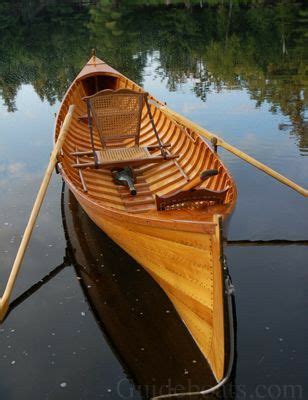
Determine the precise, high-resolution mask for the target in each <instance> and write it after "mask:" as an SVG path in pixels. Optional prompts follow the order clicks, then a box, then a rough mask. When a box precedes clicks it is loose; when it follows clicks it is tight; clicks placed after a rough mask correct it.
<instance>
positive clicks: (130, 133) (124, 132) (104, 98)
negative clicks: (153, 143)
mask: <svg viewBox="0 0 308 400" xmlns="http://www.w3.org/2000/svg"><path fill="white" fill-rule="evenodd" d="M143 99H144V93H139V92H135V91H133V90H129V89H119V90H110V89H107V90H102V91H100V92H98V93H96V94H94V95H93V96H89V97H87V98H86V99H85V100H86V101H87V104H88V108H89V109H90V111H91V116H92V118H93V120H94V122H95V125H96V128H97V130H98V133H99V135H100V139H101V142H102V145H103V146H104V145H105V143H106V141H108V140H114V139H125V138H135V143H136V144H137V145H138V144H139V133H140V123H141V112H142V107H143Z"/></svg>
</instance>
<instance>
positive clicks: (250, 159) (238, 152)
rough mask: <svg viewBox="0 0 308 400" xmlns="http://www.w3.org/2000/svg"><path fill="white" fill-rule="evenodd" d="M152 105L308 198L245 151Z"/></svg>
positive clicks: (182, 118) (298, 186) (287, 180)
mask: <svg viewBox="0 0 308 400" xmlns="http://www.w3.org/2000/svg"><path fill="white" fill-rule="evenodd" d="M151 103H154V104H155V106H156V107H157V108H159V109H160V110H161V111H162V112H163V113H164V114H165V115H167V116H168V117H169V118H171V119H173V120H174V121H175V122H178V123H179V124H181V125H184V126H186V127H188V128H190V129H192V130H193V131H195V132H197V133H199V134H200V135H202V136H204V137H205V138H206V139H208V140H210V141H211V142H212V143H213V145H214V146H215V147H216V146H221V147H223V148H224V149H226V150H228V151H230V153H233V154H235V155H236V156H237V157H239V158H241V159H242V160H245V161H246V162H248V163H249V164H251V165H253V166H254V167H256V168H258V169H260V170H261V171H263V172H265V173H266V174H268V175H270V176H272V177H273V178H275V179H277V180H278V181H279V182H281V183H283V184H284V185H287V186H289V187H290V188H292V189H293V190H295V191H296V192H298V193H300V194H301V195H303V196H305V197H308V189H305V188H303V187H301V186H300V185H298V184H297V183H295V182H293V181H291V180H290V179H288V178H286V177H285V176H283V175H281V174H279V173H278V172H276V171H274V170H273V169H272V168H270V167H268V166H267V165H265V164H263V163H261V162H260V161H258V160H256V159H255V158H253V157H251V156H249V155H248V154H246V153H244V152H243V151H241V150H239V149H237V148H236V147H234V146H232V145H231V144H229V143H227V142H225V141H224V140H223V139H221V138H220V137H218V136H216V135H214V134H213V133H211V132H209V131H207V130H206V129H204V128H202V127H201V126H199V125H198V124H195V123H194V122H192V121H190V120H189V119H187V118H185V117H183V116H182V115H180V114H178V113H177V112H175V111H173V110H171V109H169V108H168V107H167V106H164V105H160V104H159V103H157V102H154V101H153V100H152V101H151Z"/></svg>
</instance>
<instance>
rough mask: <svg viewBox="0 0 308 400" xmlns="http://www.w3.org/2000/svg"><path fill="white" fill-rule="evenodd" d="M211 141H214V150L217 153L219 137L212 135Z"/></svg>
mask: <svg viewBox="0 0 308 400" xmlns="http://www.w3.org/2000/svg"><path fill="white" fill-rule="evenodd" d="M211 143H212V146H213V150H214V152H215V153H217V148H218V145H217V138H216V137H215V136H213V137H212V139H211Z"/></svg>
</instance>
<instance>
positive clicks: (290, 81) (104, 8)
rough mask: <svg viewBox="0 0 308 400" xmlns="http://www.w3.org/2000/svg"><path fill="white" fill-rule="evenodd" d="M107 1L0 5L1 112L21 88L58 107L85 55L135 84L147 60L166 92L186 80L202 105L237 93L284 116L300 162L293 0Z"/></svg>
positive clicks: (303, 137)
mask: <svg viewBox="0 0 308 400" xmlns="http://www.w3.org/2000/svg"><path fill="white" fill-rule="evenodd" d="M109 3H110V2H105V1H98V2H94V3H90V4H85V3H84V2H80V3H78V2H77V3H71V4H70V3H67V4H65V5H64V4H63V3H61V5H58V4H57V3H56V2H55V3H53V4H52V5H50V4H48V2H46V3H45V2H40V5H38V4H37V2H35V1H34V2H31V3H28V5H27V7H24V6H22V7H19V8H18V7H16V8H14V9H12V8H11V7H10V2H8V1H3V2H1V5H0V11H1V13H0V15H1V17H0V26H1V28H0V29H1V37H2V41H1V44H0V92H1V96H2V98H3V101H4V103H5V105H6V106H7V109H8V110H9V111H15V110H16V105H15V97H16V94H17V92H18V90H19V88H20V86H21V85H22V84H23V83H31V84H32V85H33V87H34V88H35V90H36V92H37V94H38V95H39V96H40V98H41V99H47V100H48V101H49V102H50V103H51V104H53V103H54V102H55V101H56V100H60V99H61V98H62V96H63V94H64V92H65V90H66V88H67V87H68V85H69V83H70V82H71V81H72V79H73V78H74V77H75V76H76V73H77V72H78V70H79V69H80V68H81V66H82V65H83V63H84V61H85V58H86V55H87V54H89V50H90V48H91V47H96V48H97V51H98V53H99V54H100V55H101V56H102V57H103V58H105V59H106V61H108V63H109V64H110V65H113V66H114V67H115V68H117V69H119V70H120V71H121V72H123V73H124V74H126V75H127V76H128V77H130V78H131V79H133V80H134V81H136V82H138V83H139V84H140V83H142V80H143V73H144V69H145V67H146V64H147V60H148V57H149V55H152V57H154V58H155V61H156V62H157V64H158V66H157V69H156V73H157V75H158V76H161V77H162V78H166V84H167V86H168V89H169V90H177V89H178V88H179V86H181V84H183V83H185V82H187V81H188V80H189V81H192V82H193V83H192V90H193V92H194V93H195V95H196V96H198V97H200V98H201V99H202V100H203V101H206V98H207V95H208V93H209V92H211V91H220V90H222V88H228V89H231V90H232V89H246V90H247V91H248V93H249V95H250V97H251V99H252V100H253V101H254V102H255V105H256V106H257V107H260V106H261V105H262V104H269V106H270V111H271V112H272V113H277V112H278V111H279V112H281V113H282V114H283V115H285V116H286V117H288V120H287V121H286V122H285V123H283V124H281V126H280V128H281V129H282V130H286V131H288V132H289V134H290V135H294V136H296V137H297V138H298V146H299V148H300V150H301V154H302V155H306V154H307V141H308V139H307V115H306V114H307V85H306V76H307V63H306V51H305V40H304V39H305V22H306V21H307V12H306V11H305V10H304V8H303V6H301V4H300V2H296V3H295V2H294V1H292V0H288V1H278V2H276V3H275V5H271V6H267V7H266V6H264V4H262V2H258V4H254V2H253V3H251V5H250V6H247V5H246V6H245V8H241V7H240V5H239V4H241V2H236V4H234V5H233V7H230V4H232V2H226V3H224V2H218V1H217V2H215V1H211V2H207V1H203V2H199V1H198V2H195V1H191V2H178V1H177V2H171V1H168V2H161V1H151V2H147V1H139V2H128V1H116V2H114V1H113V2H111V3H112V4H109ZM162 3H164V4H162ZM171 3H177V6H172V4H171ZM184 3H185V5H186V7H184V6H183V4H184ZM208 3H211V4H214V7H209V6H208ZM227 3H228V4H227ZM243 3H244V2H243ZM148 4H150V5H148ZM167 4H169V5H168V6H167ZM170 4H171V5H170ZM181 4H182V5H181ZM200 6H202V7H200ZM38 32H39V34H38ZM8 43H11V45H10V46H8V45H7V44H8ZM124 43H125V46H124V45H123V44H124Z"/></svg>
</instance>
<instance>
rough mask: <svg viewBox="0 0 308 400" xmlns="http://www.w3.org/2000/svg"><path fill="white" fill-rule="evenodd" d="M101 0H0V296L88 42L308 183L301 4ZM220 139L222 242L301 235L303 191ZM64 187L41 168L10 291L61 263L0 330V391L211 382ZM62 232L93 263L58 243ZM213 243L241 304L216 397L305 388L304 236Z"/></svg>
mask: <svg viewBox="0 0 308 400" xmlns="http://www.w3.org/2000/svg"><path fill="white" fill-rule="evenodd" d="M105 3H106V2H105ZM105 3H104V2H101V3H99V4H98V5H96V4H83V3H81V2H80V3H78V4H75V5H69V4H68V5H65V6H63V5H62V6H61V7H59V6H57V5H45V3H41V4H42V7H39V6H37V5H36V3H35V2H32V3H29V4H28V5H24V6H23V7H22V8H19V7H18V6H16V7H15V8H14V10H10V8H9V6H8V4H9V3H8V2H4V1H3V2H2V3H1V5H0V7H1V8H0V10H1V14H0V15H1V17H0V19H1V24H0V26H1V38H2V40H1V44H0V93H1V96H2V103H3V104H2V105H1V107H0V129H1V135H0V151H1V161H0V189H1V196H0V210H1V212H0V238H1V240H0V265H1V270H0V289H1V292H2V289H3V288H4V285H5V281H6V279H7V276H8V273H9V271H10V268H11V265H12V262H13V260H14V256H15V254H16V251H17V248H18V245H19V242H20V238H21V235H22V233H23V230H24V227H25V224H26V221H27V218H28V215H29V212H30V210H31V207H32V203H33V200H34V198H35V195H36V192H37V190H38V187H39V184H40V181H41V178H42V176H43V171H44V168H45V166H46V163H47V159H48V156H49V153H50V151H51V148H52V130H53V124H54V113H56V112H57V110H58V108H59V101H60V100H61V98H62V96H63V94H64V93H65V90H66V88H67V86H68V84H69V83H70V82H71V80H72V79H73V78H74V76H75V75H76V74H77V72H78V71H79V69H80V68H81V67H82V65H83V64H84V63H85V62H86V61H87V58H89V53H90V49H91V48H92V47H96V49H97V54H98V56H99V57H101V58H103V59H105V60H106V61H107V62H108V63H109V64H111V65H112V66H114V67H115V68H117V69H119V70H120V71H121V72H123V73H124V74H126V75H127V76H128V77H130V78H131V79H133V80H135V81H137V82H138V83H140V84H142V85H143V86H144V87H145V88H146V89H147V90H148V91H149V92H151V93H152V94H154V95H155V96H156V97H158V98H159V99H160V100H163V101H167V103H168V105H169V106H170V107H171V108H173V109H175V110H176V111H178V112H180V113H182V114H184V115H186V116H188V117H189V118H190V119H192V120H194V121H196V122H197V123H199V124H200V125H202V126H205V127H206V128H207V129H209V130H211V131H213V132H216V133H218V134H219V135H221V136H222V137H223V138H224V139H225V140H226V141H228V142H230V143H232V144H234V145H235V146H237V147H239V148H240V149H242V150H243V151H246V152H248V153H249V154H250V155H252V156H254V157H255V158H257V159H259V160H260V161H263V162H264V163H266V164H268V165H270V166H271V167H273V168H274V169H277V170H278V171H279V172H281V173H282V174H284V175H286V176H288V177H289V178H291V179H294V180H295V181H296V182H298V183H299V184H300V185H302V186H304V187H307V182H308V159H307V154H308V131H307V86H306V85H307V62H306V61H307V59H306V58H307V57H306V55H307V54H306V52H305V49H306V48H305V40H304V39H305V22H306V21H307V12H306V11H305V10H304V9H303V7H301V6H300V5H299V4H297V3H294V2H291V1H284V2H277V4H276V5H274V6H271V7H269V6H267V7H265V6H264V5H263V6H262V5H260V6H254V7H246V8H239V7H238V6H237V5H236V4H233V7H232V9H231V13H230V9H229V5H227V4H225V6H221V5H218V6H217V5H215V6H213V7H210V8H208V7H207V5H206V4H207V2H205V1H204V2H201V3H202V4H203V8H200V5H199V2H190V3H191V4H193V3H196V5H194V6H193V7H191V8H189V7H185V6H183V5H179V6H178V7H166V6H165V5H164V4H163V3H164V2H162V1H161V2H159V1H157V2H155V1H151V3H152V4H153V6H152V7H149V6H142V5H140V4H141V3H146V2H139V5H138V4H135V2H134V4H135V5H133V3H131V4H130V6H127V5H126V6H125V4H124V6H121V7H120V8H115V9H112V10H110V7H109V6H108V5H106V4H105ZM124 3H125V2H124ZM136 3H137V2H136ZM148 3H149V2H148ZM155 3H156V6H155ZM158 3H159V5H158ZM188 3H189V2H186V4H187V6H188ZM197 3H198V4H197ZM214 3H215V2H214V1H213V2H212V4H214ZM216 3H222V2H216ZM225 3H227V2H225ZM104 4H105V5H104ZM219 152H220V154H221V156H222V158H223V160H224V161H225V162H226V164H227V165H228V167H229V169H230V170H231V172H232V174H233V176H234V178H235V180H236V182H237V186H238V191H239V197H238V202H237V206H236V210H235V212H234V215H233V217H232V220H231V224H230V229H229V239H230V240H239V239H250V240H257V239H260V240H268V239H288V240H304V239H305V240H307V239H308V218H307V211H308V205H307V199H305V198H303V197H301V196H300V195H298V194H297V193H295V192H293V191H292V190H290V189H289V188H287V187H285V186H283V185H281V184H279V183H277V182H276V181H275V180H273V179H272V178H270V177H268V176H266V175H264V174H262V173H261V172H260V171H258V170H256V169H254V168H253V167H251V166H249V165H248V164H246V163H245V162H243V161H240V160H239V159H237V158H236V157H234V156H232V155H231V154H229V153H227V152H224V151H223V150H219ZM61 189H62V183H61V180H60V179H59V177H58V176H54V177H53V178H52V181H51V184H50V187H49V189H48V194H47V198H46V200H45V203H44V205H43V208H42V211H41V214H40V216H39V218H38V221H37V227H36V229H35V231H34V233H33V237H32V240H31V242H30V245H29V249H28V251H27V254H26V257H25V260H24V263H23V267H22V270H21V273H20V275H19V278H18V280H17V283H16V287H15V290H14V294H13V298H17V297H18V296H19V295H20V294H21V293H23V292H24V291H26V290H27V289H28V288H29V287H31V286H32V285H33V284H34V283H35V282H39V281H40V280H41V279H42V278H43V277H44V276H45V275H47V274H49V273H50V271H53V270H54V269H55V268H56V267H58V268H57V269H56V270H55V272H54V275H52V276H51V277H50V279H49V280H48V281H47V282H46V283H45V284H44V285H42V286H41V287H40V288H39V289H38V290H36V291H35V290H33V293H32V295H31V296H29V297H28V298H27V299H26V300H24V302H22V303H21V304H20V305H18V306H17V305H16V307H15V308H14V310H13V311H12V312H11V313H10V314H9V316H8V318H7V319H6V320H5V322H4V323H3V324H2V325H1V326H0V343H1V353H0V371H1V374H0V398H1V399H5V400H7V399H22V398H31V399H63V398H65V399H77V398H80V399H99V398H107V399H109V398H112V399H123V398H136V399H138V398H148V397H150V396H151V394H153V382H155V381H152V378H154V379H156V385H157V387H158V386H163V385H166V384H168V385H169V386H171V387H173V388H174V387H175V385H176V384H180V385H185V387H188V386H189V383H191V384H197V385H198V387H203V386H202V385H207V384H210V383H211V382H210V381H209V379H210V378H209V377H208V371H207V366H206V364H205V363H204V361H203V360H202V357H200V354H199V352H198V349H197V348H196V346H195V345H194V343H193V342H192V340H191V339H190V337H189V335H188V333H187V331H186V330H185V328H184V327H183V325H182V324H181V321H180V320H179V318H178V316H177V315H176V312H175V311H174V309H173V308H172V305H171V304H170V303H169V301H168V299H166V297H165V296H164V294H163V292H162V291H161V290H160V289H159V288H158V286H157V285H155V284H154V283H153V281H152V280H151V279H150V278H149V277H148V276H147V274H146V273H145V272H144V271H143V270H142V269H141V268H140V267H139V266H138V264H136V263H135V262H134V261H133V260H132V259H131V258H130V257H128V256H127V255H126V254H125V253H124V252H122V251H121V250H120V249H119V248H118V247H117V246H115V245H114V244H113V243H112V242H111V241H110V240H109V239H108V238H106V237H104V236H103V235H102V234H101V233H100V232H99V231H98V230H97V228H96V227H95V226H93V224H92V223H91V222H90V221H89V220H88V219H87V217H86V216H85V215H84V214H83V213H82V211H81V210H80V209H79V208H78V205H77V204H74V201H73V199H70V198H69V194H68V193H67V192H65V197H64V199H63V201H62V209H61ZM64 216H65V217H66V218H67V222H65V221H64V222H63V217H64ZM72 219H74V220H75V225H74V227H73V229H72V226H71V228H70V229H68V228H67V226H66V225H65V224H69V221H70V220H72ZM63 225H64V226H63ZM65 226H66V228H65ZM78 227H79V228H78ZM80 227H82V229H81V231H82V232H84V235H80ZM67 232H68V233H67ZM78 232H79V234H78ZM72 235H73V236H72ZM73 238H75V239H73ZM76 238H77V239H78V241H79V242H80V243H82V244H83V249H85V248H86V249H88V250H87V251H85V250H84V252H85V253H84V254H88V256H87V257H86V258H85V259H83V265H84V267H85V268H86V270H87V271H88V274H89V275H84V276H81V272H82V271H81V270H80V269H78V266H77V267H76V258H78V257H77V256H78V255H76V254H75V255H74V254H72V252H71V251H70V245H69V243H70V241H73V240H75V241H76V240H77V239H76ZM225 252H226V255H227V257H228V265H229V268H230V272H231V275H232V279H233V283H234V284H235V287H236V297H235V300H236V311H237V359H236V364H235V376H234V379H233V381H232V382H231V383H232V386H233V389H234V391H235V393H234V394H232V390H230V393H231V394H230V396H229V397H230V398H234V399H237V400H239V399H250V398H254V399H257V398H266V399H271V398H275V399H304V398H306V397H307V394H306V393H307V373H306V371H307V354H308V346H307V340H306V336H307V335H306V332H307V325H308V324H307V317H306V314H307V312H306V310H307V296H306V295H305V294H306V292H307V289H306V288H307V280H308V279H307V278H308V273H307V259H308V258H307V257H308V249H307V246H299V245H292V246H275V247H273V246H258V247H255V246H227V247H226V249H225ZM74 257H75V258H74ZM77 261H78V260H77ZM74 265H75V267H74ZM101 265H104V267H101ZM88 286H90V287H88ZM101 288H102V289H101ZM103 289H104V290H103ZM93 290H94V292H95V293H97V296H98V299H99V303H98V304H100V305H101V306H100V307H99V309H98V307H97V306H96V308H95V307H94V305H93V300H92V304H91V301H90V299H91V296H90V295H91V291H93ZM153 296H154V298H155V307H153ZM136 299H138V301H137V300H136ZM105 302H106V304H105ZM95 309H96V311H95V312H94V313H93V310H95ZM136 313H137V314H136ZM140 313H142V314H140ZM137 315H138V317H137ZM102 316H103V317H104V318H105V320H104V321H103V320H102V318H103V317H102ZM117 316H118V318H117ZM157 321H160V322H161V323H157ZM136 332H138V335H137V334H136ZM151 332H152V333H151ZM153 332H155V334H153ZM175 336H176V337H177V340H176V342H175V341H174V340H173V338H174V337H175ZM174 342H175V343H174ZM121 346H122V347H121ZM137 348H138V351H137ZM142 349H143V350H142ZM187 371H188V373H187ZM168 378H170V381H169V382H168ZM154 386H155V384H154ZM305 394H306V395H305ZM262 396H263V397H262ZM225 397H226V396H225ZM226 398H227V397H226Z"/></svg>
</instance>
